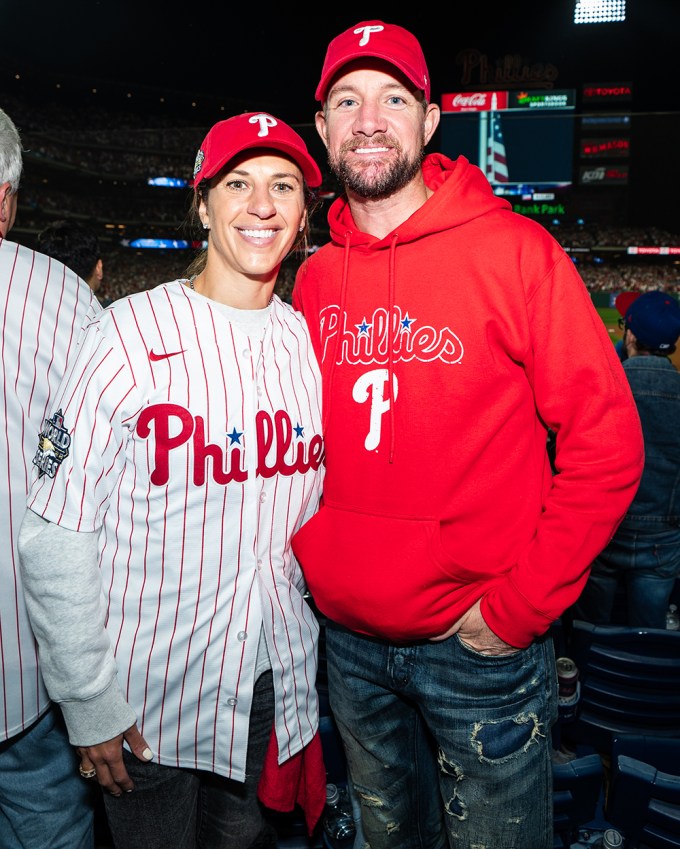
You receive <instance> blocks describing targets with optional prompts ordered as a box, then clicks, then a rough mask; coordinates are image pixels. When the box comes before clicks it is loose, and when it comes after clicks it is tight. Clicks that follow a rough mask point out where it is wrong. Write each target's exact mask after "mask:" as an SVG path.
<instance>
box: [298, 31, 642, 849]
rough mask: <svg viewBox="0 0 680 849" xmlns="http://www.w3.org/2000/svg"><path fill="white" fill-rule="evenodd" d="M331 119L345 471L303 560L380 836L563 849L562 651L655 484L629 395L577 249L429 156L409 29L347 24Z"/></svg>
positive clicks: (328, 373) (332, 682)
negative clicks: (570, 252)
mask: <svg viewBox="0 0 680 849" xmlns="http://www.w3.org/2000/svg"><path fill="white" fill-rule="evenodd" d="M316 97H317V100H319V101H320V102H321V104H322V109H321V111H319V112H318V113H317V115H316V126H317V130H318V131H319V133H320V135H321V138H322V139H323V141H324V143H325V144H326V147H327V149H328V161H329V164H330V167H331V168H332V170H333V171H334V173H335V174H336V175H337V176H338V177H339V179H340V180H341V181H342V182H343V184H344V187H345V195H343V196H341V197H339V198H338V199H337V200H336V201H335V202H334V203H333V205H332V206H331V208H330V210H329V216H328V218H329V224H330V229H331V242H330V243H329V244H327V245H325V246H323V247H322V248H321V249H320V250H319V251H317V252H316V253H315V254H314V255H313V256H311V257H310V258H309V259H308V260H307V261H306V263H305V264H303V265H302V266H301V268H300V270H299V272H298V277H297V281H296V287H295V290H294V295H293V303H294V305H295V306H296V307H297V308H298V309H301V310H302V311H303V312H304V313H305V316H306V317H307V320H308V323H309V325H310V330H311V333H312V339H313V343H314V345H315V350H316V353H317V356H318V357H319V361H320V362H321V364H322V371H323V377H324V393H325V395H324V435H325V440H326V443H325V444H326V452H327V454H326V458H327V472H326V478H325V482H324V505H323V507H322V509H321V510H320V512H319V513H318V514H317V515H316V516H315V517H313V518H312V519H311V520H310V522H308V523H307V524H306V525H305V526H303V527H302V528H301V529H300V531H299V532H298V533H297V535H296V537H295V538H294V548H295V552H296V554H297V556H298V558H299V560H300V562H301V563H302V566H303V569H304V570H305V573H306V577H307V579H308V581H309V586H310V589H311V592H312V596H313V597H314V600H315V602H316V604H317V605H318V607H319V609H320V611H321V612H322V613H323V615H324V616H325V617H327V619H328V622H327V627H326V642H327V654H328V680H329V691H330V701H331V707H332V710H333V713H334V717H335V718H336V720H337V722H338V726H339V729H340V732H341V734H342V737H343V741H344V745H345V749H346V753H347V759H348V767H349V773H350V778H351V782H352V785H353V788H354V790H356V792H357V795H358V798H359V801H360V803H361V811H362V827H363V831H364V837H365V839H366V842H367V844H370V846H371V849H384V847H394V849H396V847H398V849H415V847H421V846H423V847H424V846H427V847H428V849H439V847H445V846H455V847H465V849H469V847H471V846H477V845H479V846H484V847H485V849H509V847H522V849H546V847H552V845H553V841H552V805H551V777H552V776H551V762H550V743H549V741H550V726H551V723H552V722H553V721H554V718H555V714H556V706H555V701H556V698H555V696H556V693H555V688H556V680H557V676H556V670H555V657H554V651H553V649H552V644H551V640H550V637H549V636H547V632H548V629H549V628H550V626H551V623H553V622H554V621H555V620H556V619H557V618H558V617H559V616H560V614H561V613H562V612H563V611H564V609H565V608H567V607H568V606H569V605H570V604H571V603H572V602H573V601H574V600H575V598H576V597H577V596H578V593H579V591H580V590H581V588H582V587H583V584H584V583H585V580H586V576H587V571H588V566H589V565H590V562H591V561H592V559H593V558H594V556H595V555H596V554H597V553H598V552H599V551H600V550H601V549H602V548H603V547H604V545H605V544H606V543H607V542H608V541H609V539H610V537H611V535H612V533H613V532H614V530H615V528H616V526H617V524H618V523H619V522H620V520H621V519H622V517H623V515H624V513H625V512H626V509H627V507H628V505H629V503H630V501H631V500H632V498H633V495H634V493H635V489H636V487H637V485H638V481H639V478H640V474H641V471H642V463H643V450H642V436H641V431H640V424H639V421H638V420H637V416H636V412H635V405H634V402H633V399H632V396H631V392H630V388H629V387H628V384H627V382H626V379H625V376H624V374H623V370H622V368H621V364H620V362H619V360H618V358H617V356H616V353H615V351H614V346H613V345H612V344H611V341H610V340H609V336H608V334H607V332H606V330H605V328H604V325H603V323H602V321H601V320H600V318H599V316H598V315H597V312H596V310H595V309H594V307H593V305H592V302H591V300H590V297H589V295H588V292H587V291H586V288H585V286H584V284H583V281H582V280H581V278H580V277H579V276H578V274H577V272H576V271H575V269H574V266H573V264H572V263H571V261H570V259H569V257H568V256H567V255H566V254H565V252H564V251H563V250H562V249H561V247H560V246H559V244H558V243H557V242H556V241H555V240H554V239H553V238H552V237H551V236H550V235H549V234H548V233H547V232H546V230H545V229H544V228H542V227H541V226H539V225H538V224H537V223H536V222H534V221H531V220H530V219H528V218H525V217H523V216H520V215H517V214H514V213H513V212H512V211H511V209H510V205H509V204H508V203H507V201H505V200H503V199H501V198H498V197H496V196H495V195H494V194H493V192H492V190H491V188H490V186H489V184H488V182H487V181H486V179H485V178H484V177H483V175H482V172H481V171H480V170H479V169H478V168H477V167H475V166H473V165H471V164H470V163H469V162H468V161H467V160H466V159H465V158H463V157H459V158H458V159H456V160H455V161H452V160H451V159H449V158H447V157H446V156H443V155H441V154H437V153H433V154H430V155H428V156H427V157H425V158H424V159H423V156H424V153H423V151H424V148H425V145H427V143H428V142H429V141H430V139H431V138H432V135H433V133H434V132H435V130H436V128H437V125H438V122H439V115H440V113H439V108H438V107H437V106H436V105H435V104H433V103H430V102H429V98H430V77H429V74H428V71H427V66H426V63H425V59H424V56H423V53H422V51H421V48H420V45H419V43H418V41H417V40H416V38H415V37H414V36H413V35H412V34H411V33H410V32H407V31H406V30H404V29H402V28H401V27H399V26H395V25H393V24H386V23H383V22H382V21H365V22H363V23H359V24H357V25H356V26H353V27H350V28H349V29H348V30H346V31H345V32H343V33H342V34H340V35H339V36H337V38H335V39H334V40H333V41H332V42H331V43H330V45H329V47H328V50H327V53H326V59H325V62H324V66H323V70H322V72H321V80H320V82H319V86H318V88H317V91H316ZM565 345H566V346H568V351H569V362H568V364H565V360H564V351H565ZM548 427H550V428H552V429H553V430H554V431H555V433H556V435H557V436H556V445H557V448H556V460H557V466H558V468H559V474H557V475H555V476H554V477H553V475H552V474H551V469H550V463H549V460H548V456H547V451H546V434H547V428H548ZM614 437H615V438H614ZM437 787H438V789H435V788H437Z"/></svg>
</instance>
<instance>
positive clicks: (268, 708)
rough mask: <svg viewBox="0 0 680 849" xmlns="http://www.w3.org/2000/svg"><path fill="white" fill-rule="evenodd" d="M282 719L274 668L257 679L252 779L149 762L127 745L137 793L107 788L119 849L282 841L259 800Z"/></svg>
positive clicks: (227, 848) (218, 848)
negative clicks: (278, 720) (274, 733)
mask: <svg viewBox="0 0 680 849" xmlns="http://www.w3.org/2000/svg"><path fill="white" fill-rule="evenodd" d="M273 722H274V687H273V683H272V673H271V671H270V672H265V673H264V674H263V675H261V676H260V677H259V678H258V679H257V682H256V683H255V690H254V695H253V706H252V709H251V713H250V727H249V732H248V755H247V760H246V781H245V782H244V783H241V782H238V781H233V780H231V779H229V778H225V777H224V776H222V775H216V774H214V773H212V772H205V771H201V770H196V769H176V768H175V767H170V766H162V765H160V764H157V763H153V762H152V763H142V761H140V760H138V759H137V758H136V757H135V756H134V755H132V754H131V753H130V752H128V751H127V749H124V750H123V757H124V759H125V766H126V768H127V771H128V773H129V775H130V778H132V780H133V781H134V783H135V789H134V790H133V791H132V792H131V793H123V795H122V796H118V797H113V796H110V795H109V794H107V793H105V794H104V805H105V808H106V815H107V819H108V822H109V826H110V829H111V835H112V837H113V842H114V846H116V849H246V847H272V846H275V845H276V844H275V840H276V835H275V834H274V833H273V829H272V828H271V827H270V826H269V825H268V824H267V822H266V820H265V817H264V809H263V808H262V806H261V804H260V802H259V801H258V798H257V785H258V784H259V780H260V775H261V774H262V767H263V765H264V758H265V753H266V751H267V745H268V744H269V738H270V736H271V733H272V725H273Z"/></svg>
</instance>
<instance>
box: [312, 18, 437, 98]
mask: <svg viewBox="0 0 680 849" xmlns="http://www.w3.org/2000/svg"><path fill="white" fill-rule="evenodd" d="M365 56H371V57H374V58H376V59H384V60H385V61H386V62H389V63H390V65H394V66H395V67H396V68H399V70H400V71H401V72H402V73H403V74H405V75H406V76H407V77H408V78H409V80H411V82H412V83H413V85H414V86H415V87H416V88H417V89H419V90H420V91H422V92H424V94H425V99H426V100H428V101H429V99H430V75H429V74H428V72H427V65H426V64H425V56H424V55H423V50H422V48H421V46H420V43H419V41H418V39H417V38H416V37H415V35H413V34H412V33H410V32H409V31H408V30H406V29H404V28H403V27H400V26H397V25H396V24H386V23H383V22H382V21H363V22H362V23H360V24H356V25H355V26H353V27H350V28H349V29H347V30H345V31H344V32H343V33H340V35H338V36H336V37H335V38H334V39H333V41H331V43H330V44H329V45H328V50H327V51H326V58H325V60H324V63H323V70H322V71H321V81H320V82H319V85H318V86H317V89H316V95H315V97H316V99H317V100H319V101H323V99H324V98H325V96H326V91H327V89H328V86H329V85H330V82H331V79H332V78H333V77H334V76H335V75H336V73H337V72H338V71H339V70H340V68H342V66H343V65H346V64H347V63H348V62H352V61H353V60H354V59H361V58H363V57H365Z"/></svg>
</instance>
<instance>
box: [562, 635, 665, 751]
mask: <svg viewBox="0 0 680 849" xmlns="http://www.w3.org/2000/svg"><path fill="white" fill-rule="evenodd" d="M569 654H570V657H571V658H572V660H573V661H574V662H575V663H576V665H577V667H578V669H579V686H580V698H579V702H578V707H577V711H576V717H575V719H574V720H573V721H572V722H570V723H569V724H568V725H567V726H565V727H564V728H563V729H562V731H563V737H566V738H568V740H569V741H570V742H571V743H572V745H575V746H576V749H577V751H579V749H578V746H579V745H581V746H584V745H585V746H590V747H594V749H595V750H596V751H598V752H600V753H603V754H611V748H612V742H613V738H614V736H615V735H616V734H626V733H627V734H649V735H653V736H656V737H668V738H671V737H680V631H666V630H656V629H642V628H631V627H626V626H619V625H592V624H590V623H588V622H583V621H581V620H575V621H574V622H573V624H572V629H571V639H570V643H569ZM580 753H584V752H583V749H581V750H580Z"/></svg>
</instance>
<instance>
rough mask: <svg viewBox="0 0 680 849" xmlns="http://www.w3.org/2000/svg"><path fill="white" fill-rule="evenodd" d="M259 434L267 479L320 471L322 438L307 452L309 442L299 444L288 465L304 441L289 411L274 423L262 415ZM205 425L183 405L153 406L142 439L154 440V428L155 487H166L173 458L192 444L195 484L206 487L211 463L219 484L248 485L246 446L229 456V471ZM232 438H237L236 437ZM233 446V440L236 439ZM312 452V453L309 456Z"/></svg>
mask: <svg viewBox="0 0 680 849" xmlns="http://www.w3.org/2000/svg"><path fill="white" fill-rule="evenodd" d="M173 420H174V421H175V422H179V423H180V425H181V428H180V431H179V432H178V433H177V434H175V435H174V436H171V430H172V429H173V428H172V427H171V422H172V421H173ZM255 424H256V429H257V470H256V472H255V474H256V475H257V476H258V477H262V478H271V477H273V476H274V475H276V474H282V475H293V474H295V473H296V472H301V473H304V472H307V471H309V469H314V471H317V470H318V469H319V467H320V466H321V462H322V460H323V440H322V439H321V436H320V435H319V434H315V435H314V436H313V437H312V438H311V440H310V442H309V446H307V445H306V444H305V443H304V442H303V441H300V442H298V443H297V445H296V446H295V447H294V449H293V455H294V456H293V462H292V463H289V462H287V461H286V459H285V455H286V454H287V453H288V451H289V449H290V447H291V444H292V441H293V436H294V434H295V435H297V437H298V438H300V437H301V435H302V433H301V430H302V429H301V428H300V426H299V425H298V426H297V427H293V424H292V422H291V420H290V416H289V415H288V413H286V412H285V411H284V410H278V411H277V412H276V413H274V421H272V418H271V416H270V415H269V413H266V412H264V411H262V410H260V411H259V412H258V413H257V415H256V416H255ZM204 425H205V422H204V420H203V418H202V416H196V417H195V418H194V416H192V415H191V413H190V412H189V410H185V409H184V407H180V406H179V405H178V404H153V405H152V406H151V407H147V408H146V409H145V410H144V411H143V412H142V414H141V415H140V417H139V421H138V422H137V433H138V434H139V435H140V436H141V437H142V439H146V438H148V437H149V436H150V435H151V429H152V427H153V430H154V436H155V444H156V451H155V457H154V463H155V465H154V469H153V471H152V472H151V476H150V480H151V483H153V484H156V485H157V486H164V485H165V484H166V483H167V482H168V480H169V477H170V474H169V470H170V452H171V451H172V450H173V449H175V448H178V447H179V446H181V445H184V444H185V443H186V442H188V440H189V439H192V440H193V449H194V477H193V480H194V484H195V485H196V486H202V485H203V484H204V483H205V461H206V459H207V458H208V457H212V459H213V480H214V481H215V483H218V484H227V483H231V482H232V481H237V482H243V481H245V480H247V478H248V473H247V470H246V469H243V468H242V467H241V457H242V453H241V446H240V445H239V443H238V438H237V441H236V442H235V444H234V445H232V446H231V448H230V449H229V450H228V451H226V452H225V453H226V458H227V460H228V465H227V466H225V464H224V458H223V456H222V449H221V448H220V446H219V445H215V444H206V441H205V428H204ZM230 438H231V437H230ZM232 441H233V439H232ZM272 446H273V447H274V452H275V453H274V458H273V462H268V459H267V458H268V455H269V453H270V450H271V448H272ZM306 449H307V450H306Z"/></svg>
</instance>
